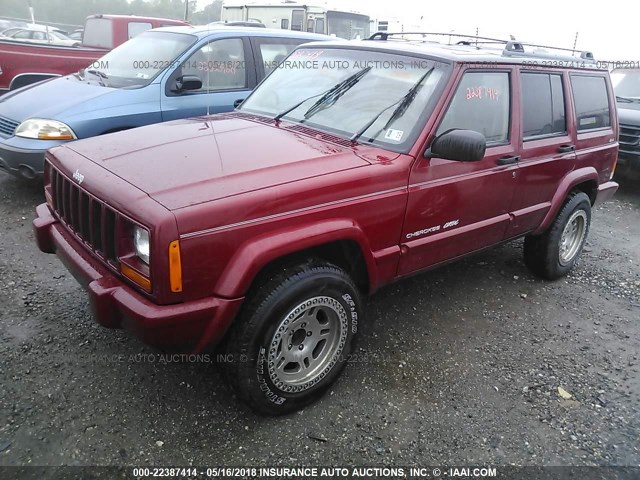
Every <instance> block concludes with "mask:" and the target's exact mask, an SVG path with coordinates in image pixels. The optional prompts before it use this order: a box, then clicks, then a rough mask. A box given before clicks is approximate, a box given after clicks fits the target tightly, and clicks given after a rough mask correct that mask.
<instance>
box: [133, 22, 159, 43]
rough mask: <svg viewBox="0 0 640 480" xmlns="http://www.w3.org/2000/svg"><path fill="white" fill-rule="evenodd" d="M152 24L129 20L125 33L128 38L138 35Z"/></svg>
mask: <svg viewBox="0 0 640 480" xmlns="http://www.w3.org/2000/svg"><path fill="white" fill-rule="evenodd" d="M152 26H153V25H151V24H150V23H148V22H129V24H128V25H127V34H128V36H129V39H132V38H133V37H136V36H138V35H140V34H141V33H142V32H146V31H147V30H150V29H151V27H152Z"/></svg>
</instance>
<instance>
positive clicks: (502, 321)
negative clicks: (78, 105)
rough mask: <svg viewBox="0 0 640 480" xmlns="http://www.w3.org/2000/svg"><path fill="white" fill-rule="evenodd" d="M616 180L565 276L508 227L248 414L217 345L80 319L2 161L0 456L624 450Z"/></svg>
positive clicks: (66, 282) (626, 190)
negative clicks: (533, 258) (166, 339)
mask: <svg viewBox="0 0 640 480" xmlns="http://www.w3.org/2000/svg"><path fill="white" fill-rule="evenodd" d="M621 182H622V186H621V189H620V191H619V192H618V194H617V196H616V198H615V200H614V201H613V202H611V203H609V204H606V205H604V206H602V207H599V208H598V209H597V210H595V211H594V216H593V223H592V230H591V233H590V238H589V242H588V244H587V248H586V251H585V253H584V255H583V257H582V260H581V261H580V263H579V265H578V267H577V268H576V269H575V270H574V272H573V273H572V274H571V275H570V276H569V277H567V278H565V279H562V280H559V281H556V282H552V283H548V282H543V281H540V280H538V279H536V278H534V277H533V276H532V275H531V274H530V273H529V272H528V270H527V269H526V268H525V266H524V264H523V261H522V255H521V242H514V243H510V244H507V245H504V246H502V247H499V248H497V249H494V250H491V251H488V252H485V253H481V254H479V255H476V256H473V257H470V258H468V259H467V260H465V261H462V262H459V263H456V264H452V265H450V266H448V267H445V268H442V269H440V270H435V271H432V272H430V273H427V274H424V275H421V276H417V277H414V278H412V279H409V280H406V281H403V282H401V283H397V284H395V285H392V286H390V287H387V288H385V289H383V290H382V291H380V292H378V294H377V295H375V296H374V297H373V298H371V299H370V301H369V303H368V307H367V312H368V316H367V320H366V327H364V328H362V329H361V336H360V338H359V343H358V348H357V350H356V352H355V354H354V355H353V356H352V357H351V358H350V360H351V362H350V363H349V365H348V366H347V369H346V370H345V372H344V374H343V376H342V377H341V378H340V379H339V380H338V382H337V383H336V384H335V386H334V387H333V388H332V389H331V391H330V392H329V393H328V394H327V395H326V396H325V397H323V398H322V399H321V400H320V401H319V402H317V403H316V404H314V405H312V406H310V407H308V408H306V409H305V410H304V411H302V412H298V413H295V414H292V415H290V416H287V417H280V418H264V417H258V416H256V415H255V414H253V413H252V412H251V411H250V410H249V409H248V408H246V407H245V406H244V405H243V404H241V403H240V402H238V401H236V399H235V398H234V396H233V394H232V392H231V391H230V389H229V388H228V387H227V386H226V385H225V383H224V381H223V379H222V376H221V374H220V367H219V365H216V356H215V355H213V354H212V355H210V356H208V357H205V356H203V357H200V358H198V360H199V361H196V362H190V361H188V360H189V359H187V361H182V362H176V361H175V360H180V358H179V357H175V356H171V355H169V354H163V353H161V352H158V351H155V350H153V349H150V348H148V347H146V346H144V345H143V344H141V343H140V342H139V341H138V340H137V339H135V338H133V337H132V336H130V335H129V334H128V333H126V332H122V331H114V330H107V329H104V328H102V327H100V326H98V325H97V324H95V323H94V322H93V320H92V318H91V314H90V312H89V311H88V304H87V298H86V296H85V294H84V292H83V290H82V289H81V288H80V287H79V285H78V284H77V282H76V281H75V280H74V279H73V278H72V277H71V275H70V274H69V273H68V272H67V270H66V269H65V268H64V267H63V266H62V265H61V264H60V262H59V261H58V259H57V258H56V257H55V256H53V255H45V254H43V253H40V252H39V251H38V249H37V248H36V246H35V244H34V242H33V239H32V233H31V220H32V218H33V214H34V209H35V206H36V205H37V204H39V203H41V202H42V201H43V195H42V193H41V185H40V186H38V185H29V184H25V183H23V182H18V181H16V180H15V179H13V178H10V177H9V176H8V175H6V174H3V173H2V174H0V232H1V233H0V238H1V239H2V241H1V242H0V287H1V288H0V332H1V335H0V384H1V385H2V388H1V389H0V465H27V464H32V465H335V464H342V465H362V464H366V465H414V464H422V465H439V464H449V465H471V464H491V465H505V464H517V465H639V464H640V447H639V446H640V375H639V370H640V322H639V319H640V184H638V183H630V182H624V179H622V180H621ZM558 387H561V388H562V389H563V391H560V392H562V394H563V395H564V397H565V398H563V397H562V396H561V395H560V393H559V390H558ZM564 392H567V393H568V395H565V394H564ZM569 395H570V396H571V398H568V397H569Z"/></svg>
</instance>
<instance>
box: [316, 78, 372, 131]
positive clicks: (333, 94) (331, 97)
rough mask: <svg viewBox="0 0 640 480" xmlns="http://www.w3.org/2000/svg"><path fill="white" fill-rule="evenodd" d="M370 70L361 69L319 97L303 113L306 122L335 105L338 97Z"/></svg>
mask: <svg viewBox="0 0 640 480" xmlns="http://www.w3.org/2000/svg"><path fill="white" fill-rule="evenodd" d="M370 70H371V67H366V68H363V69H362V70H360V71H359V72H356V73H354V74H353V75H351V76H350V77H349V78H347V79H345V80H343V81H342V82H340V83H339V84H337V85H336V86H335V87H333V88H331V89H330V90H329V91H328V92H327V93H325V94H324V95H323V96H322V97H320V98H319V99H318V101H317V102H316V103H314V104H313V105H311V108H310V109H309V110H307V111H306V112H305V113H304V118H305V119H307V120H308V119H309V118H311V117H312V116H313V115H315V114H316V113H318V112H321V111H322V110H325V109H327V108H330V107H332V106H333V105H335V103H336V102H337V101H338V100H339V99H340V97H342V96H343V95H344V94H345V93H347V92H348V91H349V90H350V89H351V88H352V87H353V86H354V85H355V84H356V83H358V82H359V81H360V79H361V78H362V77H364V76H365V75H366V74H367V73H369V71H370Z"/></svg>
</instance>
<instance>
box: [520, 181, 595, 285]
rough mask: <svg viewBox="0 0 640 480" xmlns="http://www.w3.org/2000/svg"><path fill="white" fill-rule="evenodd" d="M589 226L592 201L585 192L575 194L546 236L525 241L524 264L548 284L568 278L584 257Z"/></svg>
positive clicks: (528, 238)
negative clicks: (564, 277)
mask: <svg viewBox="0 0 640 480" xmlns="http://www.w3.org/2000/svg"><path fill="white" fill-rule="evenodd" d="M590 226H591V201H590V200H589V197H588V196H587V194H585V193H583V192H574V193H572V194H571V195H570V196H569V198H567V201H566V202H565V204H564V206H563V207H562V209H561V210H560V213H558V216H557V217H556V219H555V220H554V221H553V223H552V224H551V226H550V227H549V229H548V230H547V231H546V232H544V233H543V234H542V235H535V236H533V235H532V236H529V237H526V238H525V241H524V261H525V264H526V265H527V267H529V269H530V270H531V271H532V272H533V273H535V274H536V275H538V276H539V277H542V278H545V279H547V280H555V279H557V278H560V277H562V276H564V275H566V274H567V273H569V271H570V270H571V269H572V268H573V266H574V265H575V263H576V261H577V260H578V257H579V256H580V254H581V253H582V248H583V247H584V244H585V242H586V240H587V235H588V234H589V227H590Z"/></svg>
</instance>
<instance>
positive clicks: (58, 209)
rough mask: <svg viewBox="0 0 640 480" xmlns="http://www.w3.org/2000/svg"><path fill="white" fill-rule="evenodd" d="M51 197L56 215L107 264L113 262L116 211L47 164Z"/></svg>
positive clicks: (112, 264) (116, 221) (114, 254)
mask: <svg viewBox="0 0 640 480" xmlns="http://www.w3.org/2000/svg"><path fill="white" fill-rule="evenodd" d="M51 200H52V202H53V205H52V206H53V210H54V211H55V213H56V216H57V217H58V218H59V219H60V220H61V221H62V222H63V223H64V224H65V225H66V226H67V228H68V229H69V230H70V231H71V232H72V233H74V234H75V235H76V236H77V237H78V238H79V239H80V240H81V241H82V242H83V243H84V244H85V245H87V246H88V247H89V248H90V249H91V250H93V251H94V252H95V253H96V254H98V255H99V256H100V257H101V258H102V259H104V260H105V261H106V262H107V263H108V264H110V265H111V266H115V265H116V263H117V258H118V257H117V255H118V252H117V249H116V245H117V242H116V238H117V237H116V235H117V232H116V230H117V225H118V224H119V216H118V213H117V212H116V211H115V210H113V209H112V208H111V207H109V206H108V205H106V204H105V203H104V202H102V201H100V200H98V199H97V198H95V197H93V196H92V195H90V194H88V193H87V192H86V191H85V190H83V189H81V188H80V187H79V186H77V185H76V184H75V183H74V182H73V181H72V180H70V179H69V178H68V177H66V176H65V175H63V174H62V173H60V172H59V171H58V170H56V169H55V168H53V167H51Z"/></svg>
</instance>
